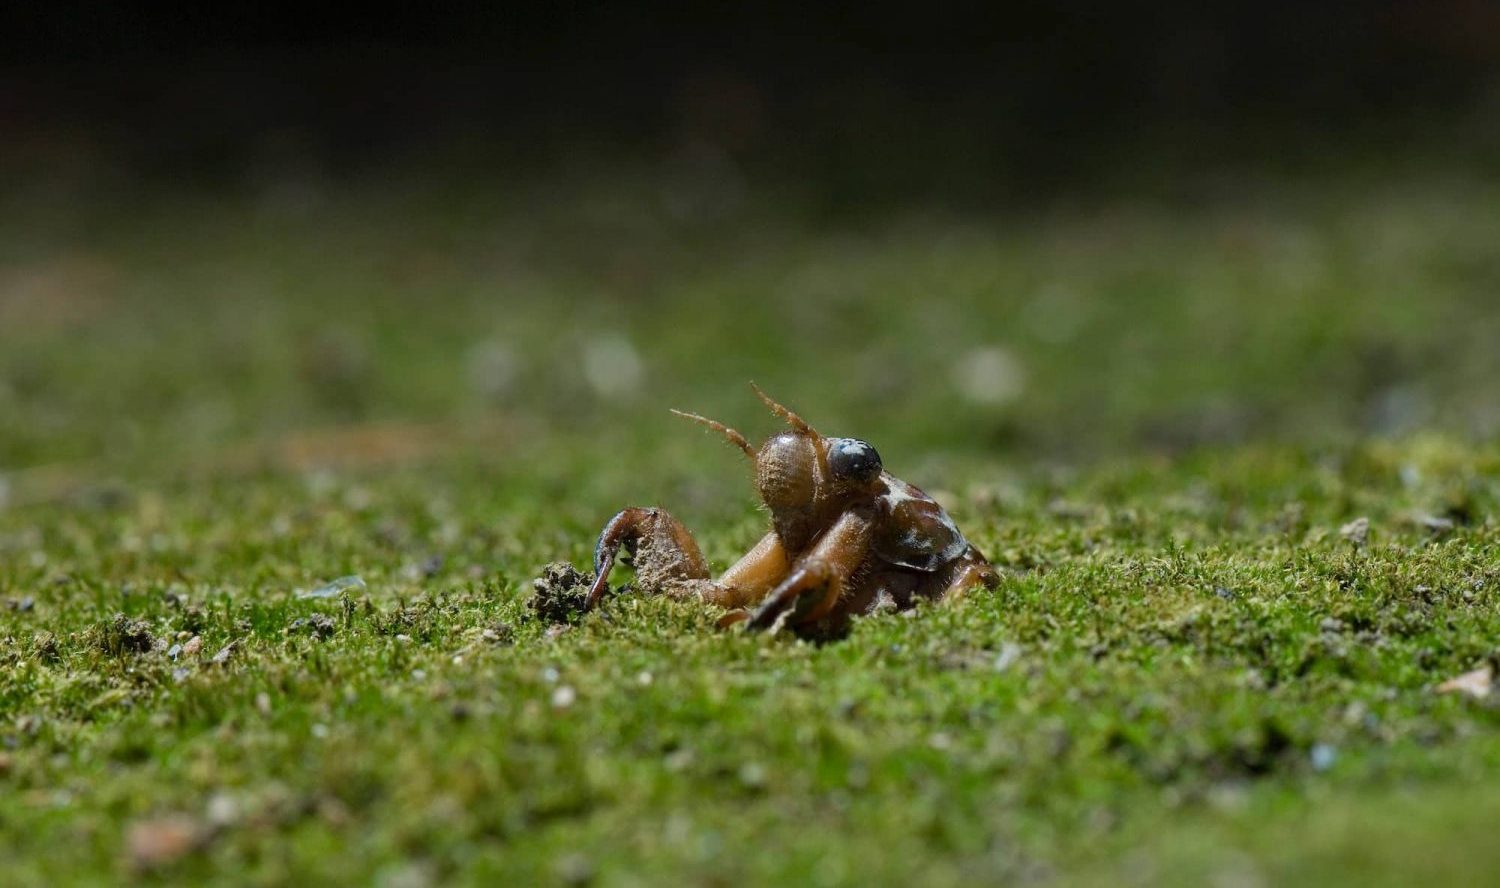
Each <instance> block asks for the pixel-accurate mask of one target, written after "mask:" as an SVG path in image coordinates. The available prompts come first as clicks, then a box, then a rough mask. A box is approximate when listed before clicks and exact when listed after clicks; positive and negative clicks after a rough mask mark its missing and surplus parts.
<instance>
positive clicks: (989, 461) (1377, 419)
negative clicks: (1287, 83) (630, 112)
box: [0, 170, 1500, 885]
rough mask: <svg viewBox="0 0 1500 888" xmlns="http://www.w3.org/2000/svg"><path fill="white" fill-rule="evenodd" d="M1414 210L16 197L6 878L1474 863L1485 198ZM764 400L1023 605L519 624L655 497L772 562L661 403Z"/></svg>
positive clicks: (623, 198)
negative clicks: (791, 411)
mask: <svg viewBox="0 0 1500 888" xmlns="http://www.w3.org/2000/svg"><path fill="white" fill-rule="evenodd" d="M549 181H551V180H549ZM557 181H567V180H566V178H561V179H559V180H557ZM623 181H627V182H628V181H631V180H628V179H626V180H623ZM1394 181H1395V184H1392V183H1391V182H1392V180H1390V179H1388V178H1380V177H1376V178H1373V179H1371V180H1359V179H1357V178H1355V179H1351V180H1349V181H1340V182H1319V183H1316V184H1310V183H1300V184H1299V183H1279V184H1274V185H1273V184H1268V183H1260V184H1258V185H1256V186H1255V187H1254V188H1247V189H1245V190H1242V191H1232V192H1231V193H1229V194H1227V195H1225V194H1218V193H1216V194H1215V196H1214V197H1213V199H1212V200H1207V201H1205V200H1203V199H1200V198H1198V197H1194V198H1192V199H1184V198H1182V197H1181V196H1179V197H1177V198H1174V199H1171V200H1167V199H1159V200H1155V201H1147V200H1144V199H1139V198H1137V199H1131V200H1126V199H1124V198H1111V199H1109V200H1101V202H1100V203H1099V204H1097V205H1093V204H1090V205H1085V206H1078V207H1074V208H1072V209H1070V210H1067V211H1053V212H1049V213H1046V214H1027V213H1025V212H1022V211H1016V212H1013V213H1011V214H1008V215H1005V216H1001V217H994V218H985V219H975V218H961V219H960V218H952V217H947V216H942V215H933V214H922V215H908V216H902V217H899V218H882V219H879V220H869V219H865V220H860V221H858V222H854V221H848V220H843V221H840V220H826V219H825V220H819V219H817V218H814V217H812V216H809V215H807V214H799V213H797V212H794V211H791V210H787V209H786V208H785V207H782V206H781V205H780V204H777V205H776V206H775V207H774V208H771V207H764V206H760V205H758V204H751V205H744V206H739V207H737V208H735V209H733V211H732V212H730V211H726V212H730V216H729V217H728V218H727V219H718V218H716V219H713V220H710V222H712V224H709V223H708V222H704V221H703V220H701V219H690V220H682V219H679V218H676V217H673V216H671V215H670V214H667V213H665V211H663V210H661V209H660V205H659V204H657V203H655V202H653V198H652V197H651V195H652V194H653V191H652V188H653V187H655V184H658V183H654V182H653V180H652V179H651V178H650V177H645V178H644V179H642V180H640V181H639V183H638V184H637V185H636V186H633V187H624V186H618V187H615V186H611V188H608V189H603V190H599V191H598V192H597V193H595V192H594V191H590V190H589V189H590V188H594V189H598V188H599V186H598V184H597V183H593V184H588V185H585V186H577V189H578V192H579V193H555V192H549V191H547V190H546V189H545V188H542V187H540V186H536V185H530V186H521V185H518V184H514V183H513V184H512V185H511V186H510V187H508V188H501V187H498V186H497V187H496V188H494V189H492V190H484V189H478V190H473V191H463V192H458V191H455V192H441V190H440V189H439V192H440V193H428V192H427V191H421V190H418V191H416V192H407V191H402V190H400V189H399V188H386V189H384V190H381V191H379V192H375V193H365V192H359V191H355V190H350V191H342V190H337V189H335V190H333V191H332V192H331V193H330V194H328V195H326V196H325V197H324V198H323V199H322V200H321V202H312V203H307V202H303V203H298V204H296V205H293V206H288V205H284V204H281V203H276V202H274V201H269V200H260V199H250V198H245V197H243V196H231V197H225V198H223V199H222V200H219V201H213V202H210V201H202V200H191V201H190V200H185V199H182V200H175V201H157V202H154V203H149V204H147V205H145V206H138V207H134V208H133V209H132V212H131V213H129V214H124V213H120V214H111V213H107V212H104V211H102V210H98V209H97V208H95V209H91V210H88V211H84V210H78V211H76V212H75V213H71V214H70V213H63V212H60V211H56V210H53V211H52V212H53V215H51V216H49V215H47V214H46V213H43V212H41V210H40V209H39V207H40V206H41V205H42V204H39V203H27V202H25V201H35V200H36V198H35V197H34V196H33V197H22V198H17V199H16V200H18V201H23V203H22V204H20V206H21V207H22V209H26V210H28V212H27V213H26V214H23V215H18V214H17V213H11V214H8V216H7V218H9V219H10V220H11V221H9V222H7V223H5V224H6V225H7V226H9V227H10V228H11V229H14V230H12V231H9V232H8V233H9V234H10V235H12V236H11V237H9V238H8V239H6V240H5V241H4V242H5V243H7V244H8V246H7V247H6V250H7V252H6V254H5V255H4V257H3V258H4V260H5V263H6V265H5V269H6V272H5V273H6V278H5V280H6V281H7V282H8V283H7V286H8V287H9V289H8V290H7V291H6V292H9V293H11V294H15V293H22V296H20V297H17V296H15V295H12V296H11V297H9V301H7V302H0V311H3V312H4V313H5V314H4V316H5V318H6V323H5V324H4V326H3V328H0V462H3V463H4V464H5V465H6V466H7V467H9V469H10V470H11V471H10V472H9V473H8V474H7V475H5V476H4V479H5V480H4V482H3V483H4V485H5V487H4V490H5V493H4V494H3V496H4V498H5V502H6V503H7V505H6V506H5V507H4V508H3V509H0V599H4V601H3V602H0V603H3V604H4V607H3V609H0V859H3V860H4V861H5V864H4V867H5V872H6V881H7V882H10V883H13V884H59V883H77V882H109V881H116V880H118V879H121V878H135V879H142V880H147V881H158V880H159V881H164V882H174V883H181V884H199V883H202V882H204V881H207V880H215V881H220V882H252V883H277V882H286V881H299V882H300V881H311V880H313V879H317V878H320V877H322V878H327V879H331V880H336V881H339V882H345V883H347V882H355V883H364V882H372V881H373V882H378V883H382V884H391V885H411V884H425V883H428V882H434V881H448V880H459V881H481V880H485V879H491V880H492V879H493V878H497V877H499V876H501V875H505V876H507V877H509V879H511V880H514V881H515V882H516V883H517V884H532V883H538V882H543V883H545V882H569V883H581V882H586V881H590V880H596V881H598V882H600V883H604V884H632V883H634V884H653V883H654V884H660V883H662V882H664V881H676V880H683V881H687V882H691V883H711V884H721V883H723V884H741V883H752V884H755V883H759V884H767V883H784V882H789V881H790V882H810V883H818V884H855V883H870V882H875V883H890V884H911V883H915V882H920V883H921V884H959V883H973V882H976V881H992V880H1025V881H1032V880H1040V881H1049V880H1056V881H1061V882H1080V883H1093V882H1099V883H1115V882H1118V881H1122V880H1123V881H1134V882H1137V883H1141V884H1159V883H1163V882H1181V883H1189V884H1202V883H1203V882H1205V881H1215V882H1216V883H1225V884H1227V883H1233V884H1262V883H1263V884H1283V883H1303V884H1324V883H1327V882H1329V881H1340V882H1347V883H1351V884H1352V883H1356V882H1358V883H1369V882H1376V883H1381V882H1384V883H1389V884H1410V883H1411V882H1412V881H1415V880H1417V879H1419V878H1422V879H1432V878H1437V879H1439V880H1440V881H1442V882H1444V883H1477V882H1482V881H1486V880H1487V879H1488V878H1490V874H1491V873H1493V872H1494V871H1495V868H1496V867H1497V866H1500V845H1497V843H1495V842H1494V841H1493V839H1492V837H1491V832H1492V829H1493V827H1492V824H1493V823H1494V821H1495V817H1496V815H1497V814H1500V804H1497V802H1496V799H1497V798H1500V792H1497V790H1500V706H1497V705H1496V701H1495V697H1493V696H1492V697H1491V698H1489V699H1488V700H1480V699H1475V698H1472V697H1469V696H1464V695H1457V694H1439V693H1436V692H1435V687H1436V685H1438V684H1440V683H1441V682H1443V681H1445V680H1447V679H1450V678H1452V677H1454V676H1456V675H1459V674H1461V673H1464V672H1468V671H1470V670H1473V669H1476V668H1479V667H1482V666H1483V665H1484V664H1486V663H1493V662H1494V659H1495V657H1496V655H1497V651H1500V519H1497V515H1500V449H1497V447H1496V446H1495V443H1494V440H1495V437H1494V435H1495V430H1496V428H1497V426H1500V384H1497V380H1500V368H1497V366H1496V360H1497V359H1496V352H1495V350H1494V349H1493V348H1492V343H1493V342H1495V341H1500V340H1497V337H1496V335H1495V334H1496V331H1497V330H1500V314H1497V312H1496V311H1495V308H1494V305H1493V294H1494V292H1495V287H1496V286H1497V284H1500V262H1497V257H1496V253H1495V251H1494V244H1496V243H1500V209H1497V208H1500V201H1497V200H1495V199H1494V197H1495V187H1494V186H1493V184H1491V183H1490V182H1489V181H1488V180H1486V179H1483V178H1479V177H1474V178H1466V179H1462V180H1455V179H1453V178H1452V177H1448V176H1433V175H1432V174H1430V173H1424V172H1423V171H1421V170H1413V171H1407V172H1406V173H1405V174H1403V177H1402V178H1398V179H1396V180H1394ZM552 184H553V185H554V186H555V185H556V182H553V183H552ZM43 203H45V202H43ZM47 206H49V207H50V206H51V205H50V204H47ZM18 218H25V219H28V220H30V222H31V223H32V224H29V225H26V226H21V225H19V224H17V222H16V221H15V220H16V219H18ZM28 287H29V288H30V289H29V290H27V289H24V288H28ZM26 294H30V295H26ZM600 334H603V335H607V336H610V337H613V338H611V339H609V340H608V341H607V342H606V343H605V345H604V346H603V347H600V346H599V345H598V344H597V343H595V344H593V345H591V342H594V339H593V338H594V337H595V336H596V335H600ZM997 350H998V351H997ZM997 354H998V355H1000V357H999V358H997V357H996V355H997ZM975 374H978V375H979V376H980V377H981V378H979V379H978V380H977V381H976V380H975V379H974V378H972V377H974V376H975ZM750 378H755V379H756V380H757V381H759V382H760V383H761V384H762V385H764V386H765V387H766V388H767V389H768V390H769V391H771V392H772V393H773V394H774V395H776V396H777V397H779V398H781V399H783V400H785V401H787V402H788V403H790V404H792V405H793V406H795V407H796V408H797V409H799V410H800V411H801V412H803V413H804V415H806V416H807V418H808V419H809V420H811V421H812V422H813V423H814V424H815V425H819V426H821V427H824V428H825V429H826V430H827V431H829V432H833V433H843V434H857V435H860V436H862V437H866V438H868V439H869V440H871V441H873V442H874V443H876V445H877V446H878V447H879V448H880V449H881V451H882V454H883V455H884V457H885V460H886V463H887V465H888V467H890V468H891V469H892V470H893V471H895V472H896V473H897V474H899V475H901V476H903V477H905V478H907V479H908V480H910V481H912V482H914V483H917V484H919V485H922V486H923V487H925V488H927V489H929V490H930V491H934V492H935V493H937V494H938V495H939V496H940V497H942V498H943V499H944V500H945V501H946V502H948V503H950V504H951V510H952V512H953V514H954V515H955V517H956V518H957V520H958V521H959V524H960V526H962V527H963V528H964V529H965V531H966V532H967V533H968V535H969V536H970V538H971V539H972V540H973V541H974V542H975V543H976V544H978V545H979V546H980V547H981V548H982V549H983V550H984V551H985V552H987V553H989V554H990V555H991V556H992V558H993V560H994V561H995V562H996V563H997V564H998V565H1000V566H1001V567H1002V568H1003V570H1004V573H1005V581H1004V583H1003V584H1002V586H1001V588H1000V589H999V590H998V591H996V592H995V593H993V594H989V595H976V596H972V597H970V598H968V599H967V600H965V601H963V602H961V603H959V604H957V605H954V606H944V607H938V608H932V609H927V610H922V611H919V612H917V613H916V615H915V616H906V615H881V616H877V617H872V618H870V619H867V620H864V621H862V622H860V623H858V624H857V626H856V627H855V629H854V631H853V633H852V635H851V636H850V637H849V638H848V639H846V640H843V641H840V642H837V643H831V644H824V645H813V644H808V643H803V642H798V641H795V640H791V639H787V638H781V637H775V638H766V637H758V636H750V635H746V634H744V633H740V632H722V631H718V630H716V629H714V628H713V622H714V621H713V615H712V614H711V613H707V612H705V611H703V610H701V609H699V608H696V607H693V606H689V605H686V604H682V603H673V602H668V601H663V600H649V599H645V598H642V597H639V596H633V595H628V594H627V595H625V596H623V597H620V598H618V599H615V600H613V601H612V602H611V603H610V604H609V606H608V607H606V608H605V609H604V610H602V611H601V612H599V613H596V614H593V615H590V616H588V617H587V618H585V619H583V620H582V621H581V622H578V623H577V624H576V625H573V626H571V627H570V628H565V629H561V630H559V629H556V628H554V627H552V626H550V625H548V624H547V623H545V622H542V621H539V620H537V619H535V617H534V616H533V614H532V612H531V611H530V610H529V609H528V608H527V606H526V597H527V596H528V595H529V594H530V592H531V579H532V578H533V577H535V576H536V575H537V573H538V571H539V570H540V569H541V568H542V566H543V565H544V564H546V563H547V562H550V561H554V560H559V559H569V560H573V561H576V562H582V561H584V559H586V557H587V555H588V553H589V550H590V548H591V545H592V541H593V540H592V537H593V534H594V533H596V532H597V530H598V527H599V525H600V524H601V523H602V522H603V520H604V519H605V518H607V517H608V516H609V515H610V514H611V513H612V512H613V511H614V510H615V509H617V508H618V507H621V506H624V505H629V504H644V503H656V504H660V505H663V506H666V507H668V508H670V509H672V510H673V511H674V512H675V513H677V514H678V515H680V516H681V517H683V518H684V519H685V520H687V522H688V523H689V525H690V526H692V527H693V528H695V529H696V530H697V531H698V533H699V539H700V542H701V543H702V546H703V548H704V551H705V552H706V553H707V554H708V556H709V558H710V559H711V560H712V561H713V562H715V564H717V565H720V566H722V565H724V564H726V563H727V562H729V561H730V560H731V559H733V558H734V557H735V556H736V555H737V554H739V552H741V551H743V550H744V548H746V547H747V546H748V545H749V544H750V543H751V542H752V541H753V540H754V539H756V537H757V536H758V535H759V533H760V532H761V530H762V523H761V522H762V520H763V519H762V516H761V515H760V513H758V512H757V511H756V510H755V508H754V503H753V501H752V499H751V498H750V495H749V485H748V483H747V479H746V478H745V471H744V466H743V463H742V461H741V460H739V459H738V457H737V456H736V455H735V454H734V453H733V452H732V451H730V450H728V449H727V448H724V447H722V446H719V445H716V444H715V443H714V442H713V441H712V439H710V438H708V437H706V436H704V435H703V434H702V432H701V430H700V429H696V428H695V427H693V426H690V425H686V424H684V423H681V422H680V421H679V420H676V419H674V418H673V417H671V416H670V415H669V414H667V413H666V411H665V408H666V407H667V406H680V407H684V408H689V409H694V410H699V411H702V412H704V413H708V414H711V415H714V416H718V417H722V418H724V419H726V420H728V421H731V422H732V423H733V424H735V425H737V426H740V427H741V428H742V429H743V430H744V431H745V432H747V433H749V434H751V436H752V437H757V436H759V435H761V434H764V433H765V432H766V431H767V430H768V429H769V428H770V427H771V423H770V420H769V418H768V417H764V416H762V415H761V414H760V413H759V408H758V405H757V404H756V402H754V400H753V399H752V398H751V397H750V395H749V393H748V390H747V389H746V388H745V387H744V383H745V381H746V380H747V379H750ZM1361 517H1363V518H1367V519H1368V520H1369V530H1368V534H1367V536H1365V537H1364V539H1363V540H1360V539H1358V538H1357V537H1359V536H1360V535H1359V534H1356V533H1353V532H1351V533H1341V532H1340V528H1341V527H1343V526H1344V525H1346V524H1347V523H1349V522H1350V521H1352V520H1354V519H1357V518H1361ZM347 575H358V576H359V577H361V578H362V579H363V581H364V584H365V585H364V587H363V588H353V589H349V590H346V591H344V592H343V593H341V594H338V595H335V596H332V597H326V598H317V597H303V596H299V594H298V593H299V592H302V591H305V590H310V589H313V588H315V587H317V586H319V585H321V584H322V583H325V582H327V581H329V580H332V579H334V578H337V577H342V576H347ZM195 638H196V639H197V641H194V639H195Z"/></svg>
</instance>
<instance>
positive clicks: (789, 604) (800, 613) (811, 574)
mask: <svg viewBox="0 0 1500 888" xmlns="http://www.w3.org/2000/svg"><path fill="white" fill-rule="evenodd" d="M871 534H872V525H871V522H870V519H869V516H867V515H864V514H862V513H859V512H846V513H845V514H844V515H843V517H841V518H839V520H838V521H837V522H835V523H834V525H833V527H831V528H829V530H828V532H827V533H826V534H824V536H823V538H822V539H821V540H819V541H818V544H817V545H816V546H815V547H814V548H813V550H812V551H811V552H809V553H808V554H807V556H806V557H805V558H803V559H802V561H801V562H799V563H798V564H797V565H796V566H795V567H794V568H793V569H792V572H791V573H790V574H789V575H788V576H787V577H786V579H784V580H782V581H781V583H780V584H778V585H777V586H776V588H775V589H773V590H772V591H771V594H770V595H769V596H767V597H766V600H765V601H764V602H763V603H762V604H761V606H760V607H759V608H758V609H757V610H756V611H755V613H754V614H753V615H752V616H751V617H750V619H749V628H750V629H756V630H759V629H773V628H775V627H777V626H781V625H790V626H799V625H805V624H809V623H813V622H816V621H817V620H820V619H822V618H823V617H826V616H828V615H829V614H830V613H832V612H833V610H834V608H835V607H836V606H837V605H838V603H839V599H840V598H841V597H842V596H843V594H844V591H845V587H846V585H847V581H848V579H849V578H850V577H851V576H853V575H854V573H855V572H856V571H857V570H858V569H859V566H860V564H861V563H862V562H863V561H864V560H865V557H866V556H867V555H868V554H869V550H870V538H871Z"/></svg>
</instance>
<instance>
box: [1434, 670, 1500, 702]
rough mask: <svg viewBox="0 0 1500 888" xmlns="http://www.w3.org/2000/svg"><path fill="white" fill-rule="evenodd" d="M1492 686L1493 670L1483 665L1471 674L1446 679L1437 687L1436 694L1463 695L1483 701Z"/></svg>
mask: <svg viewBox="0 0 1500 888" xmlns="http://www.w3.org/2000/svg"><path fill="white" fill-rule="evenodd" d="M1494 686H1495V669H1494V667H1492V666H1490V665H1489V664H1485V665H1484V666H1481V667H1479V668H1478V669H1475V670H1474V671H1473V672H1465V673H1464V674H1463V675H1460V676H1457V677H1455V678H1450V679H1448V680H1447V681H1445V682H1443V683H1442V684H1440V685H1438V686H1437V692H1438V693H1439V694H1464V695H1466V696H1469V697H1473V698H1474V699H1476V700H1483V699H1485V698H1486V697H1488V696H1489V695H1490V691H1492V690H1493V689H1494Z"/></svg>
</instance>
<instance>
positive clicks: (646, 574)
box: [586, 508, 709, 609]
mask: <svg viewBox="0 0 1500 888" xmlns="http://www.w3.org/2000/svg"><path fill="white" fill-rule="evenodd" d="M621 548H624V549H625V551H626V552H628V553H630V554H631V555H632V556H634V559H635V572H636V578H637V580H638V581H639V583H640V585H641V588H642V589H644V590H646V591H647V592H665V593H668V594H672V593H676V592H679V591H690V590H691V587H693V586H697V585H700V584H706V583H707V582H708V578H709V572H708V562H707V561H705V560H704V559H703V553H702V552H701V551H699V549H698V543H697V542H696V541H695V540H694V539H693V535H692V534H691V533H689V532H688V529H687V528H686V527H684V526H683V524H682V522H681V521H678V520H677V519H676V518H674V517H672V515H671V514H669V513H668V512H667V511H666V510H664V509H657V508H632V509H623V510H621V511H620V513H619V514H617V515H615V517H613V518H611V519H609V523H608V524H606V525H604V530H602V531H601V532H600V533H599V542H598V544H597V545H596V546H595V547H594V573H595V577H594V585H593V586H592V587H591V588H590V589H589V597H588V602H587V605H586V606H587V607H588V608H589V609H593V608H594V606H596V605H597V604H598V603H599V599H601V598H603V597H604V593H605V592H606V591H607V590H608V589H609V574H610V570H611V569H612V568H613V567H614V565H615V556H617V555H618V554H619V552H620V549H621Z"/></svg>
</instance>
